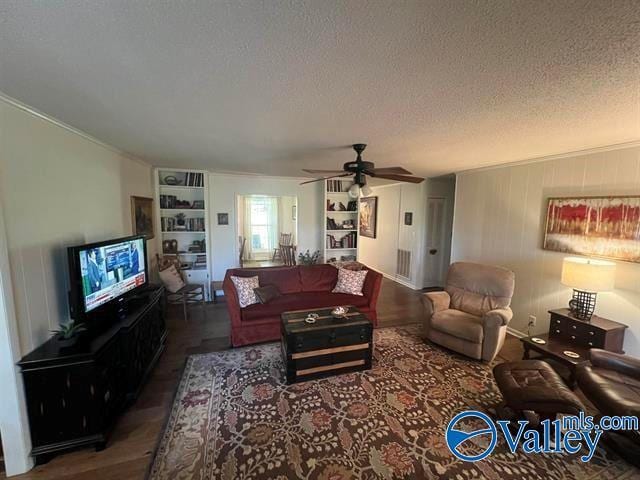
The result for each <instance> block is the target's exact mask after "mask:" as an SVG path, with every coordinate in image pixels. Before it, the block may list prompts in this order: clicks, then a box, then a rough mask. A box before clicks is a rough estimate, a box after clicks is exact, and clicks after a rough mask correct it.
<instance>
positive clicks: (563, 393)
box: [493, 360, 585, 428]
mask: <svg viewBox="0 0 640 480" xmlns="http://www.w3.org/2000/svg"><path fill="white" fill-rule="evenodd" d="M493 376H494V377H495V380H496V383H497V384H498V388H499V389H500V392H502V396H503V397H504V402H503V403H502V404H501V405H500V406H499V407H498V416H500V417H502V418H504V419H505V420H512V419H514V418H526V419H527V420H529V423H530V425H531V426H532V427H534V428H535V427H536V426H537V425H539V422H540V421H542V420H544V419H551V420H553V419H555V417H556V415H557V414H558V413H567V414H571V415H578V414H579V413H580V412H581V411H585V408H584V406H583V405H582V402H580V400H579V399H578V397H576V396H575V394H574V393H573V392H572V391H571V390H570V389H569V387H567V386H566V385H565V383H564V382H563V381H562V378H560V375H558V374H557V373H556V372H555V370H554V369H553V368H552V367H551V365H549V364H548V363H546V362H543V361H541V360H520V361H517V362H507V363H501V364H500V365H496V366H495V367H494V368H493Z"/></svg>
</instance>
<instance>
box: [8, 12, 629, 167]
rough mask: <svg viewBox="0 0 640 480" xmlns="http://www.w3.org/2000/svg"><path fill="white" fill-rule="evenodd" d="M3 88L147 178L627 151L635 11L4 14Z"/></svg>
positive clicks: (446, 163) (482, 162) (428, 164)
mask: <svg viewBox="0 0 640 480" xmlns="http://www.w3.org/2000/svg"><path fill="white" fill-rule="evenodd" d="M0 91H2V92H4V93H5V94H7V95H9V96H11V97H14V98H16V99H18V100H20V101H22V102H24V103H26V104H28V105H31V106H33V107H35V108H36V109H39V110H41V111H43V112H45V113H47V114H49V115H52V116H54V117H56V118H58V119H60V120H62V121H63V122H66V123H68V124H70V125H72V126H74V127H77V128H79V129H81V130H83V131H85V132H87V133H89V134H91V135H93V136H95V137H97V138H99V139H100V140H102V141H104V142H106V143H109V144H111V145H114V146H116V147H118V148H120V149H122V150H125V151H128V152H131V153H132V154H134V155H136V156H139V157H141V158H143V159H146V160H148V161H150V162H152V163H154V164H156V165H162V166H185V167H205V168H209V169H213V170H218V171H243V172H254V173H262V174H273V175H290V176H300V175H301V172H300V169H301V168H304V167H306V168H335V167H339V166H341V165H342V163H344V162H346V161H350V160H351V159H352V158H353V152H352V151H350V150H349V149H346V148H344V146H345V145H348V144H351V143H355V142H365V143H368V144H369V147H368V149H367V151H366V152H365V159H367V160H371V161H374V162H376V164H377V166H390V165H402V166H404V167H406V168H409V169H410V170H413V171H414V173H416V174H419V175H437V174H443V173H448V172H452V171H456V170H461V169H466V168H472V167H475V166H480V165H487V164H495V163H503V162H509V161H514V160H521V159H526V158H531V157H536V156H542V155H548V154H554V153H560V152H566V151H572V150H580V149H585V148H590V147H595V146H602V145H609V144H615V143H621V142H627V141H633V140H637V139H640V2H638V1H637V0H630V1H624V0H614V1H604V0H602V1H572V0H563V1H557V0H552V1H526V0H522V1H517V0H513V1H512V0H509V1H493V2H471V1H467V0H457V1H449V0H442V1H416V2H410V1H394V2H392V1H390V0H389V1H360V0H343V1H335V0H310V1H307V2H303V1H299V0H291V1H275V0H266V1H257V0H256V1H246V0H245V1H240V0H232V1H228V2H222V1H204V0H202V1H187V2H178V1H170V0H169V1H155V0H144V1H143V0H137V1H126V0H110V1H96V0H91V1H87V0H76V1H71V0H61V1H47V2H42V1H31V0H2V1H0Z"/></svg>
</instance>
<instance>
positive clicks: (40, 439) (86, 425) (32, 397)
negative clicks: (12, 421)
mask: <svg viewBox="0 0 640 480" xmlns="http://www.w3.org/2000/svg"><path fill="white" fill-rule="evenodd" d="M23 375H24V386H25V393H26V400H27V408H28V411H29V423H30V430H31V442H32V444H33V447H34V448H36V447H39V446H43V445H48V444H52V443H60V442H65V441H69V440H72V439H75V438H81V437H86V436H89V435H92V434H95V433H97V432H98V431H99V428H100V425H99V422H97V421H96V418H97V415H98V412H97V410H96V408H95V401H94V400H95V394H96V391H97V389H96V377H95V372H94V368H93V365H92V364H90V363H82V364H77V365H65V366H61V367H56V368H47V369H41V370H27V371H24V372H23Z"/></svg>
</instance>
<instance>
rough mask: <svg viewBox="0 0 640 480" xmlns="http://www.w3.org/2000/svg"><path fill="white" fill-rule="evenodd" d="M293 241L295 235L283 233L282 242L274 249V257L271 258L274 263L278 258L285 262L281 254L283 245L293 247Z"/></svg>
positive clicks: (281, 235)
mask: <svg viewBox="0 0 640 480" xmlns="http://www.w3.org/2000/svg"><path fill="white" fill-rule="evenodd" d="M292 240H293V234H292V233H281V234H280V241H279V242H278V246H277V247H276V248H274V249H273V257H272V258H271V261H272V262H275V261H276V258H280V259H281V260H284V259H283V258H282V254H281V252H280V247H281V246H283V245H291V244H292Z"/></svg>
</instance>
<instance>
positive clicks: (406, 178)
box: [371, 174, 424, 183]
mask: <svg viewBox="0 0 640 480" xmlns="http://www.w3.org/2000/svg"><path fill="white" fill-rule="evenodd" d="M371 176H372V177H374V178H386V179H387V180H397V181H399V182H409V183H421V182H424V178H420V177H410V176H409V175H379V174H375V175H371Z"/></svg>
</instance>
